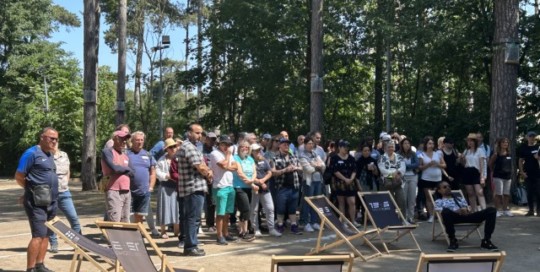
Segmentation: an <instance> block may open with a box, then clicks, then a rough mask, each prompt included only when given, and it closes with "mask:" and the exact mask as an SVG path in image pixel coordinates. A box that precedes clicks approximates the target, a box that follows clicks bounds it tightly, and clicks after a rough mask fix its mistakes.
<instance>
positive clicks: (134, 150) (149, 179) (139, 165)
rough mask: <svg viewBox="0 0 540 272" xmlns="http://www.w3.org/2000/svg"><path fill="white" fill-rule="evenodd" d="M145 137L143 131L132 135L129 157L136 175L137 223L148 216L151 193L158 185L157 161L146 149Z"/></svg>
mask: <svg viewBox="0 0 540 272" xmlns="http://www.w3.org/2000/svg"><path fill="white" fill-rule="evenodd" d="M144 138H145V135H144V133H143V132H141V131H136V132H133V134H131V148H130V150H129V151H128V153H127V155H128V158H129V167H130V168H131V169H133V171H134V174H133V176H132V177H131V183H130V190H131V212H132V213H133V214H134V217H135V223H139V222H143V218H144V217H145V216H147V215H148V209H149V206H150V193H151V192H152V191H153V190H154V185H155V184H156V161H155V160H154V158H153V157H152V155H151V154H150V152H148V151H146V150H145V149H144V148H143V147H144Z"/></svg>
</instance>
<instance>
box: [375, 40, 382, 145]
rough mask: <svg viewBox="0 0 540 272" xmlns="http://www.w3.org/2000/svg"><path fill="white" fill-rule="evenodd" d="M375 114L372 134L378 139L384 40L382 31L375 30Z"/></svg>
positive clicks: (380, 121)
mask: <svg viewBox="0 0 540 272" xmlns="http://www.w3.org/2000/svg"><path fill="white" fill-rule="evenodd" d="M375 35H376V37H375V39H376V41H375V56H374V59H375V86H374V89H375V90H374V91H375V103H374V104H375V116H374V119H373V121H374V122H373V136H374V138H375V139H378V138H379V137H378V136H379V133H380V132H381V130H382V120H383V111H382V109H383V105H382V99H383V80H384V78H383V76H384V75H383V69H384V62H383V56H384V42H383V37H382V32H381V31H377V33H376V34H375Z"/></svg>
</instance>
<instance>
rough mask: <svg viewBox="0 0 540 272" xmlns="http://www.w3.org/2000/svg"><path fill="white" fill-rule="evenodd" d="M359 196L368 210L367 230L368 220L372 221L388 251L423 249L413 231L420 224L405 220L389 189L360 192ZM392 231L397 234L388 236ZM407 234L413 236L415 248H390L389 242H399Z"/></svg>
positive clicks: (366, 226) (377, 234)
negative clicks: (409, 222)
mask: <svg viewBox="0 0 540 272" xmlns="http://www.w3.org/2000/svg"><path fill="white" fill-rule="evenodd" d="M358 196H359V197H360V201H361V202H362V205H363V206H364V209H365V211H366V216H364V227H365V228H366V230H367V228H368V221H369V222H371V224H372V226H373V229H374V230H375V233H376V236H377V237H378V238H379V240H380V242H381V243H382V245H383V247H384V250H385V251H386V253H388V254H390V252H392V251H410V250H418V251H422V250H421V249H420V245H419V244H418V242H417V241H416V238H415V237H414V234H413V232H412V231H413V230H415V229H416V228H417V227H418V225H414V224H408V223H407V221H405V218H404V217H403V214H402V213H401V211H400V210H399V207H398V205H397V203H396V201H395V200H394V197H392V195H391V194H390V192H389V191H381V192H358ZM390 232H393V233H395V235H392V236H391V237H389V238H386V237H385V236H387V235H386V233H390ZM407 234H409V235H410V236H411V238H412V241H413V242H414V244H415V245H416V247H415V248H405V249H395V250H390V249H388V244H391V243H393V242H398V241H399V240H400V239H401V238H402V237H403V236H405V235H407ZM372 238H374V237H372ZM372 238H371V239H372Z"/></svg>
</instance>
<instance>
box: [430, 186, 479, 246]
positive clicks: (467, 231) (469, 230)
mask: <svg viewBox="0 0 540 272" xmlns="http://www.w3.org/2000/svg"><path fill="white" fill-rule="evenodd" d="M452 194H453V195H454V196H455V197H462V198H463V199H466V198H465V196H463V192H462V191H461V190H452ZM434 196H435V191H434V190H429V201H431V203H433V206H435V197H434ZM434 213H435V217H436V218H437V222H438V224H436V223H435V222H433V228H432V231H431V240H432V241H435V240H437V239H438V238H439V237H444V239H445V240H446V243H447V244H448V245H450V238H448V235H447V234H446V230H445V228H444V224H443V219H442V214H441V212H438V211H434ZM482 224H484V223H483V222H482V223H459V224H455V225H454V228H455V229H456V239H457V240H458V241H459V242H461V241H463V240H464V239H466V238H467V237H469V236H470V235H471V234H473V233H476V234H478V237H479V238H480V239H482V234H481V233H480V227H482ZM437 225H438V226H439V228H440V230H437ZM459 246H460V247H471V245H469V246H467V245H465V246H462V245H461V244H460V245H459ZM475 246H477V245H475Z"/></svg>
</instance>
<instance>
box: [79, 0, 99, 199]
mask: <svg viewBox="0 0 540 272" xmlns="http://www.w3.org/2000/svg"><path fill="white" fill-rule="evenodd" d="M98 51H99V0H84V79H83V80H84V82H83V84H84V90H83V92H84V93H83V96H84V135H83V152H82V157H81V164H82V169H81V180H82V184H83V187H82V188H83V191H88V190H95V189H96V188H97V186H96V126H97V118H96V116H97V104H96V100H97V96H98V95H97V94H98Z"/></svg>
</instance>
